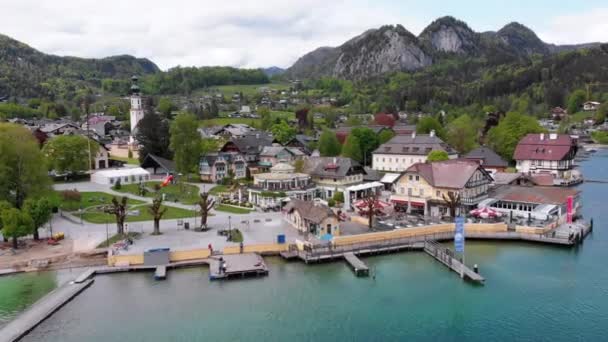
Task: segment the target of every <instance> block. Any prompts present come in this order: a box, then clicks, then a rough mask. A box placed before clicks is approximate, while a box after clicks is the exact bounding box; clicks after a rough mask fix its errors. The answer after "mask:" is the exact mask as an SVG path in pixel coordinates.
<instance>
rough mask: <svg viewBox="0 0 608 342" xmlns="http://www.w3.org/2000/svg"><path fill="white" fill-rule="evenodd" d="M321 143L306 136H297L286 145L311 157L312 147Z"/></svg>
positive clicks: (314, 138)
mask: <svg viewBox="0 0 608 342" xmlns="http://www.w3.org/2000/svg"><path fill="white" fill-rule="evenodd" d="M318 141H319V139H318V138H316V137H311V136H308V135H304V134H296V136H295V137H293V139H291V140H290V141H289V142H288V143H286V144H285V146H287V147H295V148H297V149H299V150H300V151H302V152H304V153H305V154H306V155H310V154H311V153H312V149H311V148H310V147H311V145H314V144H316V143H317V142H318Z"/></svg>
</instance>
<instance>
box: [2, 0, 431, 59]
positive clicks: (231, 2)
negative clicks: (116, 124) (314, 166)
mask: <svg viewBox="0 0 608 342" xmlns="http://www.w3.org/2000/svg"><path fill="white" fill-rule="evenodd" d="M0 8H1V9H2V13H3V14H2V19H1V20H0V32H1V33H4V34H7V35H9V36H11V37H13V38H15V39H18V40H20V41H22V42H25V43H27V44H29V45H31V46H33V47H35V48H37V49H39V50H41V51H43V52H46V53H53V54H58V55H75V56H80V57H103V56H108V55H115V54H131V55H134V56H138V57H147V58H150V59H151V60H152V61H154V62H156V63H157V64H158V65H159V66H160V67H161V68H163V69H166V68H169V67H172V66H175V65H182V66H190V65H196V66H201V65H232V66H239V67H262V66H271V65H278V66H282V67H287V66H289V65H291V64H292V63H293V62H294V61H295V60H296V59H297V58H298V57H300V56H301V55H303V54H304V53H306V52H309V51H311V50H313V49H315V48H317V47H319V46H326V45H330V46H335V45H339V44H341V43H343V42H344V41H346V40H347V39H349V38H351V37H353V36H355V35H357V34H360V33H361V32H363V31H364V30H366V29H369V28H372V27H378V26H380V25H383V24H387V23H404V26H406V27H407V28H408V29H410V30H412V32H419V31H420V29H421V28H422V24H421V23H417V22H416V21H415V20H412V19H409V20H408V19H406V18H404V16H402V15H400V14H399V13H398V11H395V9H394V8H387V7H386V6H384V7H383V8H379V6H378V7H376V6H375V4H374V2H369V3H368V2H366V1H363V0H361V1H354V2H353V1H327V0H301V1H285V0H265V1H248V0H242V1H237V0H223V1H215V0H207V1H200V0H198V1H196V0H174V1H160V0H149V1H145V2H143V1H124V0H107V1H103V2H102V1H91V0H80V1H78V0H55V1H39V0H38V1H36V0H20V1H12V0H0Z"/></svg>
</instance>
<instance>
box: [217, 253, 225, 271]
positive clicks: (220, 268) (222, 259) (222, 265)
mask: <svg viewBox="0 0 608 342" xmlns="http://www.w3.org/2000/svg"><path fill="white" fill-rule="evenodd" d="M223 267H224V258H222V257H220V265H219V270H218V272H220V274H222V269H223Z"/></svg>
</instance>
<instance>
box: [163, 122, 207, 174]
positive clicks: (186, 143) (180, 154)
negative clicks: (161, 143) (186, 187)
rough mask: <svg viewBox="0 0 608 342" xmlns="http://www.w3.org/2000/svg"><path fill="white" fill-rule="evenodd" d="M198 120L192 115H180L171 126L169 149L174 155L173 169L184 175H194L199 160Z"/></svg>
mask: <svg viewBox="0 0 608 342" xmlns="http://www.w3.org/2000/svg"><path fill="white" fill-rule="evenodd" d="M197 128H198V120H196V117H195V116H194V115H192V114H180V115H178V116H177V117H176V118H175V120H174V121H173V123H172V124H171V149H172V150H173V152H174V155H175V167H176V169H177V171H178V172H180V173H183V174H185V175H189V174H190V173H195V172H196V171H197V169H198V164H199V161H200V158H201V148H202V143H201V141H202V140H201V135H200V134H199V133H198V130H197Z"/></svg>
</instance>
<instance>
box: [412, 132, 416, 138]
mask: <svg viewBox="0 0 608 342" xmlns="http://www.w3.org/2000/svg"><path fill="white" fill-rule="evenodd" d="M415 138H416V131H413V132H412V139H415Z"/></svg>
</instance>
